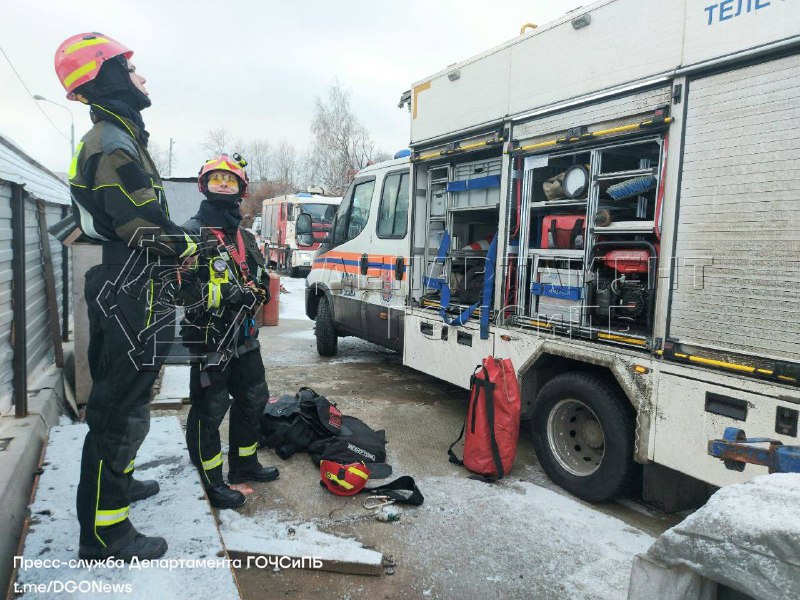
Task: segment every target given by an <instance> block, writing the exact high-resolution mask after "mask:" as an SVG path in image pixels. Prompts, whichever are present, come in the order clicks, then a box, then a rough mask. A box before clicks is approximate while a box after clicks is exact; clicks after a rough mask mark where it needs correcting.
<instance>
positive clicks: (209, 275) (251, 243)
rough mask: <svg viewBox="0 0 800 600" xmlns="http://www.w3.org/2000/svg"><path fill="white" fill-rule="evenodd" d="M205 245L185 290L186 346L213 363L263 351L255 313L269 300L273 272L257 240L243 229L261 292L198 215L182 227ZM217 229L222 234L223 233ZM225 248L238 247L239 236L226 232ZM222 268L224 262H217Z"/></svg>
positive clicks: (251, 270) (252, 272) (251, 269)
mask: <svg viewBox="0 0 800 600" xmlns="http://www.w3.org/2000/svg"><path fill="white" fill-rule="evenodd" d="M183 227H184V229H185V230H186V231H187V233H189V235H190V236H192V237H193V238H195V239H197V240H198V241H199V243H200V254H199V258H198V261H197V264H196V265H195V267H194V269H193V276H192V277H188V278H186V282H185V283H184V284H183V285H182V288H181V297H182V301H183V305H184V309H185V316H184V319H183V320H182V322H181V325H182V327H181V336H182V338H183V343H184V345H186V346H187V347H188V348H189V349H190V350H192V351H193V352H194V353H197V354H202V355H205V357H206V362H207V363H208V364H209V365H216V364H219V363H220V362H223V363H224V362H225V361H226V360H227V359H228V358H230V357H231V356H237V355H240V354H243V353H245V352H249V351H251V350H255V349H257V348H259V343H258V340H257V339H256V338H257V337H258V328H257V327H256V326H255V323H254V320H253V318H254V315H255V313H256V311H257V310H259V309H260V307H261V306H262V304H263V303H264V302H269V274H268V273H267V265H266V262H265V260H264V257H263V255H262V254H261V252H260V251H259V249H258V245H257V244H256V240H255V237H254V236H253V234H251V233H250V232H249V231H247V230H246V229H242V228H240V231H241V232H242V241H243V242H244V247H245V253H246V256H247V265H248V269H249V280H250V281H251V282H252V283H254V284H255V286H256V288H257V289H258V290H259V292H255V293H254V292H253V290H252V289H251V288H250V287H248V285H247V282H246V281H245V278H244V274H243V273H242V269H241V268H240V267H239V265H237V264H236V261H235V259H234V257H233V254H232V253H231V252H229V251H228V249H226V248H225V247H224V246H222V245H221V244H220V243H219V240H218V238H217V237H216V236H215V235H214V234H213V232H212V230H211V229H210V228H208V227H206V226H204V224H203V223H201V222H200V220H199V218H198V217H197V216H195V217H193V218H192V219H190V220H189V221H187V222H186V223H184V225H183ZM218 231H222V230H221V229H218ZM224 236H225V238H224V239H225V244H226V245H228V246H231V245H235V244H236V235H235V233H230V232H225V233H224ZM219 259H222V260H224V261H225V272H224V273H219V272H217V271H215V270H214V268H213V263H214V261H215V260H217V261H218V260H219ZM217 264H218V265H219V263H217Z"/></svg>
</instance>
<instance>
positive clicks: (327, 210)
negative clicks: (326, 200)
mask: <svg viewBox="0 0 800 600" xmlns="http://www.w3.org/2000/svg"><path fill="white" fill-rule="evenodd" d="M298 209H299V211H298V213H297V214H300V213H306V214H309V215H311V220H312V221H314V223H327V224H330V223H333V217H334V216H335V215H336V205H335V204H300V205H298Z"/></svg>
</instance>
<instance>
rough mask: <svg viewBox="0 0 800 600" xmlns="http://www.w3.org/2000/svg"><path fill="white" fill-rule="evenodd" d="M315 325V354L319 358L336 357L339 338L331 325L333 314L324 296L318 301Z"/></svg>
mask: <svg viewBox="0 0 800 600" xmlns="http://www.w3.org/2000/svg"><path fill="white" fill-rule="evenodd" d="M316 321H317V325H316V327H315V328H314V333H315V335H316V336H317V353H318V354H319V355H320V356H336V351H337V350H338V349H339V337H338V336H337V335H336V328H335V327H334V325H333V314H332V313H331V306H330V304H328V299H327V298H325V297H324V296H323V297H322V298H320V300H319V306H318V307H317V319H316Z"/></svg>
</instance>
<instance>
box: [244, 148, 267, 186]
mask: <svg viewBox="0 0 800 600" xmlns="http://www.w3.org/2000/svg"><path fill="white" fill-rule="evenodd" d="M245 152H246V153H245V155H244V157H245V159H247V162H248V164H249V167H248V171H249V173H250V179H251V180H252V181H267V180H269V178H270V177H271V176H272V166H273V165H272V162H273V161H272V147H271V146H270V143H269V140H266V139H263V138H262V139H257V140H253V141H252V142H250V143H249V144H247V145H246V148H245Z"/></svg>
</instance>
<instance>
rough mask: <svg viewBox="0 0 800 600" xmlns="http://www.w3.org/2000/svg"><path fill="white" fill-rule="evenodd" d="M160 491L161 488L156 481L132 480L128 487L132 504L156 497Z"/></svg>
mask: <svg viewBox="0 0 800 600" xmlns="http://www.w3.org/2000/svg"><path fill="white" fill-rule="evenodd" d="M160 489H161V487H160V486H159V485H158V482H157V481H156V480H155V479H148V480H147V481H139V480H138V479H131V483H130V485H129V486H128V494H130V497H131V502H136V501H137V500H144V499H145V498H149V497H150V496H155V495H156V494H157V493H158V491H159V490H160Z"/></svg>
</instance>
